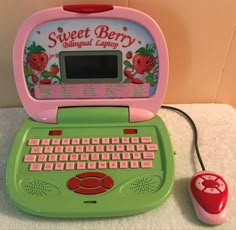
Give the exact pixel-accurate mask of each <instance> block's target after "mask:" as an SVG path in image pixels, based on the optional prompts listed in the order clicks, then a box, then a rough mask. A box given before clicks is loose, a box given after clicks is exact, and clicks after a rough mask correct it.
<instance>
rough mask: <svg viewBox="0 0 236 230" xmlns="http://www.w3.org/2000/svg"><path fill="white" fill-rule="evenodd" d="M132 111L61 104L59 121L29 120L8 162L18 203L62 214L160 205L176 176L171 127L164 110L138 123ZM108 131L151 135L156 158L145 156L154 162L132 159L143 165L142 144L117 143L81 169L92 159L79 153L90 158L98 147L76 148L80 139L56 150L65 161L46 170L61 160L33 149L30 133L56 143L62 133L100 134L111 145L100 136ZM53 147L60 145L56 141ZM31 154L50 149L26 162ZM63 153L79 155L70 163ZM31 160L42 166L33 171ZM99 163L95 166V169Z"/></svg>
mask: <svg viewBox="0 0 236 230" xmlns="http://www.w3.org/2000/svg"><path fill="white" fill-rule="evenodd" d="M81 110H83V112H82V113H81ZM67 111H69V112H67ZM75 114H77V115H78V116H76V115H75ZM79 114H80V115H79ZM81 114H82V115H81ZM83 115H84V116H83ZM127 117H128V111H127V110H126V109H124V108H115V109H109V110H108V109H106V108H91V107H90V108H88V109H86V108H80V109H79V112H78V111H77V109H76V108H70V109H68V108H67V109H60V111H59V112H58V124H43V123H39V122H35V121H33V120H31V119H28V120H26V121H25V122H24V123H23V125H22V127H21V128H20V130H19V131H18V134H17V136H16V138H15V141H14V143H13V146H12V150H11V153H10V157H9V161H8V168H7V186H8V192H9V196H10V199H11V200H12V201H13V203H14V204H15V206H17V207H18V208H19V209H21V210H23V211H25V212H27V213H30V214H33V215H39V216H47V217H60V218H87V217H110V216H126V215H134V214H138V213H143V212H145V211H147V210H150V209H153V208H156V207H158V206H160V205H161V204H162V203H163V202H164V201H165V200H166V198H167V197H168V195H169V194H170V192H171V189H172V186H173V182H174V152H173V149H172V145H171V141H170V137H169V134H168V131H167V128H166V126H165V124H164V122H163V121H162V120H161V118H160V117H159V116H155V117H154V118H153V119H151V120H149V121H144V122H138V123H129V122H128V120H127ZM91 118H92V119H91ZM95 118H96V119H95ZM107 137H109V138H111V139H112V138H113V137H114V138H118V139H119V140H127V139H125V138H124V137H128V140H137V138H138V139H140V138H141V137H151V138H152V143H153V144H154V145H157V146H158V149H157V150H155V151H153V152H154V154H155V159H151V160H150V159H146V161H148V162H150V161H152V167H151V168H150V167H148V168H146V167H145V165H143V166H144V167H139V168H137V167H136V166H135V164H133V162H134V161H135V162H136V163H137V162H138V165H139V166H140V165H142V163H141V161H142V160H141V159H139V157H137V158H135V156H137V149H134V150H133V152H132V151H129V152H128V155H122V153H118V151H116V150H117V149H114V150H113V149H112V150H111V151H110V152H109V151H107V152H108V154H109V156H108V158H109V159H107V158H105V157H107V153H105V155H102V154H104V153H102V152H101V150H100V152H98V153H96V155H94V156H98V155H99V160H96V159H93V160H92V162H93V163H91V165H90V168H89V169H88V168H85V169H81V168H79V169H78V167H79V166H78V167H77V165H79V163H81V165H82V166H83V165H85V164H88V162H86V160H87V159H81V158H80V156H82V155H83V154H84V155H83V156H84V157H85V158H86V156H87V157H89V159H90V158H91V155H92V154H94V152H96V149H95V147H92V150H93V151H91V149H90V152H89V153H84V152H79V153H76V154H75V152H76V149H77V148H76V146H78V145H76V144H75V143H74V144H75V145H74V146H72V149H73V152H71V151H69V152H68V153H65V152H63V153H55V152H53V153H51V154H54V155H57V161H59V164H58V165H59V166H61V165H63V168H57V170H55V165H53V167H52V168H51V169H50V168H49V169H48V170H44V168H43V167H44V165H45V164H47V163H48V165H49V166H50V165H52V164H56V163H55V162H53V161H55V159H54V158H53V157H52V158H50V156H49V155H50V153H48V152H47V153H45V152H43V151H44V150H43V151H42V149H40V150H41V151H42V152H40V153H35V154H34V152H33V153H30V151H31V149H32V148H33V147H32V146H29V145H28V143H29V141H28V140H29V139H36V140H38V139H40V140H41V139H47V140H49V141H50V143H51V142H52V140H53V139H57V138H60V139H63V138H64V139H70V140H72V139H73V138H77V139H81V140H82V139H83V138H86V139H87V140H88V139H89V140H96V141H98V139H99V144H100V145H103V146H104V147H106V146H107V145H108V144H106V145H105V144H104V143H101V140H103V139H102V138H107ZM93 138H95V139H93ZM122 138H124V139H122ZM135 138H136V139H135ZM104 140H105V139H104ZM45 143H46V141H45ZM70 143H71V142H70ZM91 145H93V144H91ZM109 145H110V144H109ZM120 145H123V146H124V145H125V144H123V143H120ZM131 145H134V144H131ZM66 146H68V145H65V146H63V148H64V150H63V151H65V149H66ZM44 147H48V146H44ZM50 147H51V149H55V148H56V145H53V146H50ZM85 147H86V146H85ZM40 148H41V147H40ZM131 148H132V146H131ZM135 148H136V147H135ZM35 149H37V146H36V148H35ZM68 149H69V147H68ZM49 150H50V148H49ZM77 150H78V149H77ZM104 151H105V150H104ZM144 151H146V150H143V151H140V154H141V155H142V154H144V153H143V152H144ZM49 152H50V151H49ZM115 153H118V154H120V159H113V156H115V155H113V154H115ZM27 154H28V155H30V154H31V155H32V156H35V157H34V158H35V159H38V158H39V155H46V158H44V159H43V157H41V162H40V163H39V164H37V163H32V162H31V163H30V162H24V161H25V160H24V159H25V155H27ZM61 154H64V155H67V156H66V157H67V158H68V159H72V158H71V154H74V156H75V157H78V160H76V159H72V164H68V163H67V162H65V159H63V158H59V157H60V155H61ZM126 154H127V151H126ZM135 154H136V155H135ZM125 156H126V161H128V163H126V164H125V163H124V165H123V166H122V167H123V168H120V167H119V164H122V163H120V162H122V161H124V159H123V158H125ZM147 156H150V154H149V155H147ZM103 157H104V158H103ZM134 158H135V159H134ZM151 158H152V156H151ZM45 159H47V160H45ZM48 159H51V161H52V162H49V160H48ZM53 159H54V160H53ZM83 162H84V163H83ZM109 162H116V163H111V165H113V167H111V165H110V163H109ZM30 164H37V166H38V165H40V166H42V168H40V169H36V170H34V169H33V170H32V171H30V170H29V168H30ZM67 164H68V165H67ZM71 165H72V166H73V168H71V167H70V166H71ZM94 165H95V166H96V167H97V168H96V169H93V167H94ZM117 165H118V166H117ZM130 165H133V167H130ZM67 166H68V168H67ZM94 191H95V192H94Z"/></svg>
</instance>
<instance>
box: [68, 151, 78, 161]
mask: <svg viewBox="0 0 236 230" xmlns="http://www.w3.org/2000/svg"><path fill="white" fill-rule="evenodd" d="M78 159H79V155H78V154H74V153H73V154H71V155H70V161H77V160H78Z"/></svg>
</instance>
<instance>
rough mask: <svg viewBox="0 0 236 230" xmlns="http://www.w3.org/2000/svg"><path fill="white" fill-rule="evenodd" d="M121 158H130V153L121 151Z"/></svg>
mask: <svg viewBox="0 0 236 230" xmlns="http://www.w3.org/2000/svg"><path fill="white" fill-rule="evenodd" d="M122 159H123V160H129V159H130V153H126V152H125V153H122Z"/></svg>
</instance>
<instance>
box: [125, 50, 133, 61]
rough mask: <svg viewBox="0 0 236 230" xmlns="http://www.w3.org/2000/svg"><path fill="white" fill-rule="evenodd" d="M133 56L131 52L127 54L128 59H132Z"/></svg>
mask: <svg viewBox="0 0 236 230" xmlns="http://www.w3.org/2000/svg"><path fill="white" fill-rule="evenodd" d="M132 56H133V54H132V52H131V51H128V52H127V53H126V58H127V59H131V58H132Z"/></svg>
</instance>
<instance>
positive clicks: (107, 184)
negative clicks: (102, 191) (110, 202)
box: [102, 176, 114, 189]
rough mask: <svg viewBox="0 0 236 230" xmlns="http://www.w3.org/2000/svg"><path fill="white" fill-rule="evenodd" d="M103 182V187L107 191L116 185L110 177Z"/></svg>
mask: <svg viewBox="0 0 236 230" xmlns="http://www.w3.org/2000/svg"><path fill="white" fill-rule="evenodd" d="M102 180H103V185H102V186H103V187H104V188H106V189H110V188H111V187H112V186H113V184H114V181H113V180H112V178H111V177H110V176H107V177H105V178H103V179H102Z"/></svg>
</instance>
